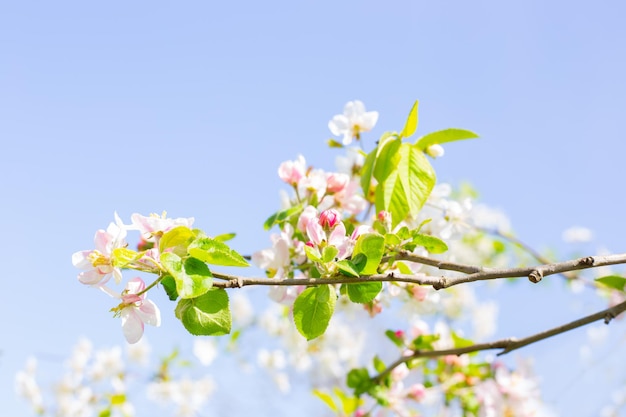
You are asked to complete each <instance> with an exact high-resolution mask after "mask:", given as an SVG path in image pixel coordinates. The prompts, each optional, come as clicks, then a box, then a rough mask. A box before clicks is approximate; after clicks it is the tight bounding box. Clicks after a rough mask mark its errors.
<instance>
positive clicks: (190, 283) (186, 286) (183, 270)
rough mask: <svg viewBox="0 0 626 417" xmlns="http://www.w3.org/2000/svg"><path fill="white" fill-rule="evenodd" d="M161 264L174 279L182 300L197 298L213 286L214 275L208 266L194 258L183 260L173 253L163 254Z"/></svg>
mask: <svg viewBox="0 0 626 417" xmlns="http://www.w3.org/2000/svg"><path fill="white" fill-rule="evenodd" d="M161 263H162V264H163V266H164V267H165V269H166V270H167V272H168V273H169V274H170V275H171V276H172V277H174V281H175V282H176V292H177V293H178V295H179V296H180V297H181V298H196V297H199V296H200V295H202V294H204V293H205V292H207V291H208V290H209V289H210V288H211V287H212V285H213V275H212V274H211V271H210V270H209V267H207V265H206V264H205V263H204V262H202V261H200V260H199V259H196V258H193V257H186V258H181V257H180V256H178V255H176V254H175V253H173V252H165V253H163V254H161Z"/></svg>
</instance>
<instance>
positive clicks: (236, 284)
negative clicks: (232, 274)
mask: <svg viewBox="0 0 626 417" xmlns="http://www.w3.org/2000/svg"><path fill="white" fill-rule="evenodd" d="M229 287H230V288H242V287H243V278H242V277H237V278H235V279H231V280H230V285H229Z"/></svg>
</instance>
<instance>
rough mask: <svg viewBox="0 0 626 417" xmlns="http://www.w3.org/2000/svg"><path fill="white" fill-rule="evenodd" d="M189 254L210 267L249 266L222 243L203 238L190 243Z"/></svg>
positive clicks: (242, 258) (241, 257)
mask: <svg viewBox="0 0 626 417" xmlns="http://www.w3.org/2000/svg"><path fill="white" fill-rule="evenodd" d="M188 251H189V254H190V255H191V256H193V257H194V258H198V259H200V260H201V261H203V262H206V263H209V264H211V265H221V266H249V264H248V262H247V261H246V260H245V259H244V257H243V256H241V255H240V254H238V253H237V252H235V251H234V250H233V249H231V248H229V247H228V245H226V244H225V243H223V242H220V241H219V240H215V239H212V238H210V237H203V238H199V239H196V240H194V241H193V242H191V244H190V245H189V248H188Z"/></svg>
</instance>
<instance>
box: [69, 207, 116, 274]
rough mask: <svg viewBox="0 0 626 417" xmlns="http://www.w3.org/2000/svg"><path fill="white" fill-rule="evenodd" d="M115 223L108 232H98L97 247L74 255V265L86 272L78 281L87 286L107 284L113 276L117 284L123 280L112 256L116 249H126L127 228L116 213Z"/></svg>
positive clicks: (95, 240) (95, 239) (96, 236)
mask: <svg viewBox="0 0 626 417" xmlns="http://www.w3.org/2000/svg"><path fill="white" fill-rule="evenodd" d="M114 216H115V223H110V224H109V227H108V228H107V230H106V231H105V230H98V231H97V232H96V235H95V237H94V244H95V246H96V248H95V249H93V250H87V251H79V252H75V253H74V254H73V255H72V264H73V265H74V266H75V267H76V268H79V269H83V270H84V272H81V273H80V274H78V280H79V281H80V282H82V283H83V284H86V285H93V286H98V285H102V284H104V283H106V282H107V281H108V280H109V279H110V278H111V276H114V277H115V282H118V283H119V282H120V281H121V280H122V272H121V270H120V269H119V268H117V267H114V266H113V261H112V259H111V254H112V252H113V250H114V249H116V248H122V247H126V246H127V243H126V240H125V239H126V230H127V226H125V225H124V224H123V223H122V220H121V219H120V217H119V216H118V215H117V213H115V215H114Z"/></svg>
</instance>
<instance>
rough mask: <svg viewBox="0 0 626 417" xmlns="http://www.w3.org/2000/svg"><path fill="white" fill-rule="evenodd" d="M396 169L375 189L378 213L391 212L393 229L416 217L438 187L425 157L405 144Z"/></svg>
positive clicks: (413, 147)
mask: <svg viewBox="0 0 626 417" xmlns="http://www.w3.org/2000/svg"><path fill="white" fill-rule="evenodd" d="M398 154H399V155H400V161H399V162H398V166H397V169H396V170H395V171H393V172H392V173H390V174H389V176H388V177H387V179H386V180H385V181H384V182H381V183H379V184H378V186H377V188H376V211H381V210H387V211H389V212H391V217H392V227H395V226H396V225H397V224H398V223H400V222H401V221H402V220H404V219H405V218H406V217H407V215H411V216H412V217H415V216H417V214H418V213H419V211H420V210H421V208H422V206H423V205H424V203H425V202H426V199H428V196H429V195H430V193H431V191H432V189H433V187H434V186H435V181H436V177H435V171H434V170H433V168H432V166H431V165H430V162H428V160H427V159H426V157H425V156H424V153H423V152H422V151H420V150H419V149H418V148H416V147H415V146H413V145H411V144H408V143H403V144H402V146H401V147H400V149H399V151H398Z"/></svg>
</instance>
